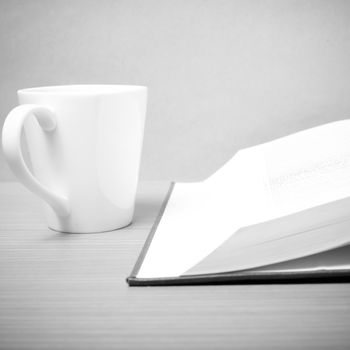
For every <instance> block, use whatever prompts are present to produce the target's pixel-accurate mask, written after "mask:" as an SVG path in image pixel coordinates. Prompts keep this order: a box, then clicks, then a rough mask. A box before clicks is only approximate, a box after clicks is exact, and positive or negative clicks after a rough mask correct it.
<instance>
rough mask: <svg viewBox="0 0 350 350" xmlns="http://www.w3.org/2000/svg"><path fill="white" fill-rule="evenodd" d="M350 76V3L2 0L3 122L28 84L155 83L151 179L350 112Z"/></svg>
mask: <svg viewBox="0 0 350 350" xmlns="http://www.w3.org/2000/svg"><path fill="white" fill-rule="evenodd" d="M349 78H350V1H335V0H329V1H308V0H305V1H277V0H276V1H226V0H224V1H220V0H219V1H214V0H212V1H200V0H194V1H185V0H183V1H108V0H99V1H97V0H96V1H62V0H57V1H55V0H52V1H43V0H38V1H34V0H33V1H25V0H23V1H10V0H8V1H4V0H0V123H1V125H2V123H3V120H4V118H5V116H6V114H7V113H8V112H9V110H10V109H11V108H12V107H14V106H15V105H16V90H17V89H19V88H24V87H33V86H42V85H52V84H70V83H128V84H142V85H147V86H148V87H149V104H148V117H147V118H148V119H147V126H146V135H145V143H144V156H143V161H142V167H141V177H142V178H143V179H174V180H178V181H181V180H182V181H185V180H198V179H202V178H205V177H206V176H208V175H210V174H211V173H212V172H214V171H215V170H216V169H217V168H218V167H220V166H221V165H222V164H223V163H224V162H225V161H226V160H228V159H229V158H230V157H232V156H233V154H234V153H235V152H236V150H237V149H238V148H240V147H244V146H247V145H250V144H254V143H257V142H261V141H264V140H268V139H270V138H274V137H277V136H281V135H284V134H287V133H290V132H293V131H296V130H300V129H302V128H305V127H309V126H311V125H316V124H321V123H323V122H326V121H329V120H336V119H343V118H346V117H349V116H350V98H349V94H350V79H349ZM0 179H13V177H12V175H11V174H10V171H9V170H8V168H7V166H6V165H5V163H4V161H3V158H2V156H1V158H0Z"/></svg>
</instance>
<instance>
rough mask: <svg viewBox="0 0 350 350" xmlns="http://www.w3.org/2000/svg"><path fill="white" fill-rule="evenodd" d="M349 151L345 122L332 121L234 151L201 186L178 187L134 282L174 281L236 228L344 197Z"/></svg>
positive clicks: (349, 182)
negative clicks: (167, 279) (235, 152)
mask: <svg viewBox="0 0 350 350" xmlns="http://www.w3.org/2000/svg"><path fill="white" fill-rule="evenodd" d="M348 150H350V122H349V121H342V122H336V123H331V124H327V125H323V126H320V127H316V128H313V129H309V130H306V131H303V132H299V133H297V134H293V135H290V136H287V137H284V138H281V139H278V140H275V141H272V142H269V143H266V144H263V145H259V146H255V147H251V148H248V149H245V150H241V151H240V152H238V153H237V154H236V155H235V156H234V157H233V158H232V159H231V160H230V161H229V162H228V163H226V164H225V165H224V166H223V167H222V168H221V169H219V170H218V171H217V172H216V173H215V174H214V175H212V176H211V177H210V178H208V179H207V180H205V181H203V182H200V183H180V184H179V183H177V184H176V185H175V187H174V190H173V193H172V194H171V197H170V199H169V202H168V204H167V207H166V208H165V211H164V213H163V216H162V219H161V220H160V223H159V225H158V228H157V230H156V232H155V235H154V237H153V240H152V243H151V245H150V247H149V249H148V252H147V254H146V256H145V258H144V261H143V263H142V266H141V268H140V270H139V273H138V275H137V277H139V278H155V277H176V276H180V275H182V274H184V273H185V272H186V271H188V270H190V269H191V268H192V267H193V266H195V265H198V264H199V263H200V262H201V261H202V260H205V258H206V257H207V256H208V255H210V254H211V253H212V252H213V251H214V250H215V249H217V248H218V247H219V246H220V245H222V244H223V243H224V242H225V241H226V240H228V239H229V238H230V237H231V236H233V235H235V234H237V232H240V228H242V227H245V226H249V225H254V224H258V223H263V222H266V221H269V220H273V219H276V218H279V217H281V216H284V215H289V214H293V213H296V212H299V211H302V210H305V209H308V208H312V207H313V206H315V205H321V204H324V203H327V202H329V201H334V200H337V199H339V198H345V197H347V196H349V195H350V166H349V154H350V153H349V152H348ZM263 234H264V233H263V232H262V235H263ZM266 234H268V232H266ZM260 238H261V239H262V240H263V239H264V237H263V236H262V237H260Z"/></svg>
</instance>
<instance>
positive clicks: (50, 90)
mask: <svg viewBox="0 0 350 350" xmlns="http://www.w3.org/2000/svg"><path fill="white" fill-rule="evenodd" d="M18 98H19V103H20V106H18V107H16V108H14V109H13V110H12V111H11V112H10V113H9V115H8V116H7V118H6V121H5V124H4V127H3V134H2V143H3V150H4V154H5V157H6V159H7V161H8V163H9V165H10V167H11V169H12V170H13V172H14V173H15V174H16V175H17V177H18V178H19V179H20V180H21V181H22V183H23V184H24V185H25V186H26V187H28V189H30V190H31V191H32V192H34V193H35V194H37V195H38V196H39V197H41V198H42V199H43V200H44V202H45V207H46V215H47V221H48V226H49V227H50V228H51V229H53V230H57V231H62V232H74V233H87V232H102V231H110V230H114V229H118V228H121V227H124V226H127V225H129V224H130V223H131V220H132V217H133V213H134V206H135V196H136V189H137V183H138V174H139V165H140V158H141V150H142V142H143V134H144V124H145V114H146V103H147V88H146V87H143V86H128V85H67V86H51V87H40V88H32V89H23V90H19V91H18ZM22 129H24V132H25V137H26V141H27V145H28V151H29V156H30V161H31V163H32V164H31V165H32V166H31V168H32V170H30V167H28V166H27V164H26V163H25V160H24V157H23V154H22V149H21V134H22Z"/></svg>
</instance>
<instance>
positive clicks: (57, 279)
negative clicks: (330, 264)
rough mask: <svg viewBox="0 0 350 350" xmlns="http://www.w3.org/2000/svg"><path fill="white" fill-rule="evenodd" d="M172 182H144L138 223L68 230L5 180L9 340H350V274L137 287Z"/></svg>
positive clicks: (1, 190) (99, 344) (139, 344)
mask: <svg viewBox="0 0 350 350" xmlns="http://www.w3.org/2000/svg"><path fill="white" fill-rule="evenodd" d="M167 189H168V184H165V183H142V184H141V185H140V190H139V193H138V199H137V208H136V214H135V220H134V224H133V225H132V226H129V227H127V228H125V229H122V230H118V231H113V232H107V233H101V234H62V233H57V232H54V231H50V230H48V229H47V228H46V226H45V223H44V220H43V217H42V214H41V208H40V204H39V202H38V200H37V199H36V198H35V197H34V196H32V195H31V194H30V193H28V192H27V191H26V190H25V189H24V188H23V187H22V186H21V185H19V184H16V183H2V184H0V348H1V349H6V350H7V349H26V350H30V349H33V350H34V349H35V350H39V349H60V350H61V349H232V348H240V349H249V348H266V349H281V348H284V349H286V348H290V349H294V348H303V349H305V348H310V349H320V348H323V349H330V348H332V349H347V348H350V332H349V330H350V284H313V285H309V284H297V285H293V284H289V285H250V286H244V285H239V286H234V285H227V286H191V287H188V286H183V287H148V288H130V287H128V286H127V284H126V283H125V277H126V276H127V275H128V274H129V273H130V271H131V269H132V267H133V265H134V263H135V261H136V258H137V256H138V254H139V251H140V249H141V248H142V245H143V243H144V240H145V239H146V237H147V234H148V231H149V230H150V227H151V225H152V222H153V220H154V219H155V217H156V215H157V212H158V210H159V208H160V205H161V202H162V199H163V197H164V196H165V194H166V191H167Z"/></svg>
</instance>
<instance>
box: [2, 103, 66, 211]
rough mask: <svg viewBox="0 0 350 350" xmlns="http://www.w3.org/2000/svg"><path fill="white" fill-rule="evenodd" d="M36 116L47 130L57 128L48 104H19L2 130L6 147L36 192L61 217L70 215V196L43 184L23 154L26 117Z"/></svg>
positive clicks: (10, 160) (21, 175)
mask: <svg viewBox="0 0 350 350" xmlns="http://www.w3.org/2000/svg"><path fill="white" fill-rule="evenodd" d="M30 115H34V116H35V117H36V119H37V120H38V122H39V124H40V126H41V128H42V129H43V130H44V131H45V132H52V131H53V130H55V128H56V117H55V114H54V112H53V111H52V110H50V109H49V108H47V107H44V106H40V105H35V104H25V105H21V106H18V107H15V108H14V109H13V110H12V111H11V112H10V113H9V114H8V116H7V118H6V120H5V123H4V126H3V130H2V147H3V150H4V154H5V157H6V159H7V161H8V164H9V165H10V168H11V170H12V171H13V172H14V174H15V175H16V176H17V177H18V179H19V180H20V181H21V182H22V183H23V184H24V185H25V186H26V187H27V188H28V189H29V190H30V191H32V192H33V193H35V194H37V195H38V196H39V197H41V198H42V199H43V200H44V201H46V202H47V203H48V204H49V205H50V206H51V207H52V209H53V210H54V211H55V212H56V213H57V214H58V215H59V216H67V215H69V212H70V210H69V203H68V199H67V198H66V197H64V196H61V195H59V194H56V193H54V192H53V191H51V190H49V189H48V188H46V187H45V186H44V185H42V184H41V183H40V182H39V181H38V180H37V179H36V178H35V177H34V176H33V174H32V173H31V172H30V170H29V169H28V167H27V165H26V163H25V161H24V158H23V153H22V148H21V135H22V130H23V125H24V122H25V120H26V119H27V118H28V117H29V116H30Z"/></svg>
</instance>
